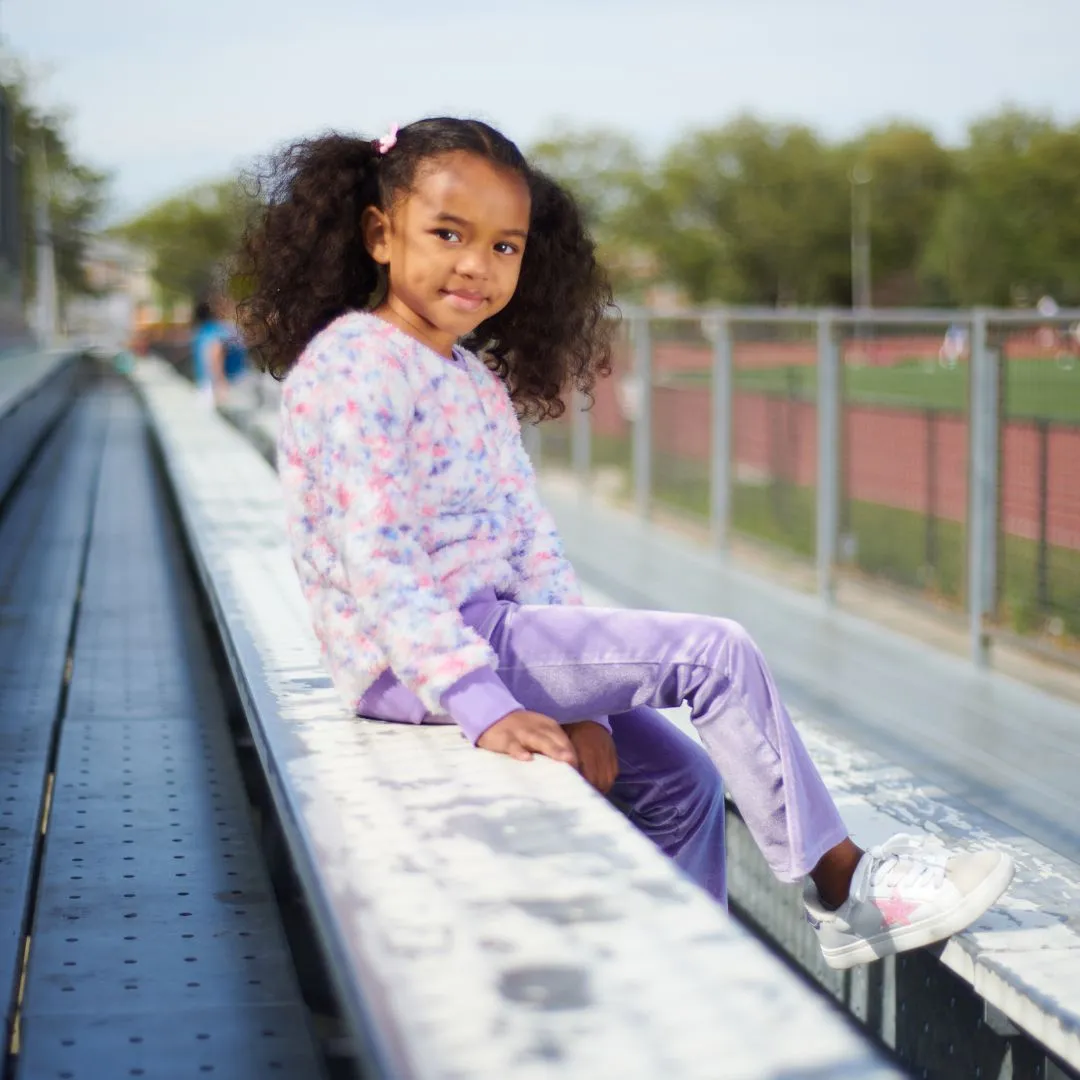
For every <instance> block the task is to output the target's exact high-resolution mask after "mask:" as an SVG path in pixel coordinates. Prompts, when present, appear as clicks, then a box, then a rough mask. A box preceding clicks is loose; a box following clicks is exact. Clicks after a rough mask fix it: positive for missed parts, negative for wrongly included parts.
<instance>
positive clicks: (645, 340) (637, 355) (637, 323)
mask: <svg viewBox="0 0 1080 1080" xmlns="http://www.w3.org/2000/svg"><path fill="white" fill-rule="evenodd" d="M634 387H635V389H634V395H635V397H636V398H637V401H636V410H635V415H634V448H633V453H634V508H635V509H636V510H637V512H638V515H639V516H640V517H643V518H644V517H648V516H649V508H650V505H651V503H652V336H651V334H650V332H649V316H648V314H647V313H645V312H640V313H639V314H638V315H637V316H636V317H635V319H634Z"/></svg>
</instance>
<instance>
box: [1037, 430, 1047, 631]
mask: <svg viewBox="0 0 1080 1080" xmlns="http://www.w3.org/2000/svg"><path fill="white" fill-rule="evenodd" d="M1035 429H1036V430H1037V431H1038V433H1039V488H1038V490H1039V542H1038V545H1037V546H1036V549H1035V604H1036V607H1037V609H1038V611H1039V613H1040V614H1045V613H1046V612H1047V611H1049V610H1050V567H1049V562H1050V548H1049V525H1050V421H1049V420H1048V419H1047V418H1046V417H1045V416H1041V417H1039V419H1037V420H1036V421H1035Z"/></svg>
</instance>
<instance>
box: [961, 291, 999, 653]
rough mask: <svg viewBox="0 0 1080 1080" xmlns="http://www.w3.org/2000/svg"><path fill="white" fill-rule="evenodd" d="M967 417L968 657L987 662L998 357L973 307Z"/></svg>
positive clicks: (993, 557) (994, 539)
mask: <svg viewBox="0 0 1080 1080" xmlns="http://www.w3.org/2000/svg"><path fill="white" fill-rule="evenodd" d="M970 396H971V421H970V424H969V425H968V439H969V453H970V459H971V465H970V470H969V475H970V482H971V494H970V514H971V524H970V528H969V529H968V629H969V643H970V649H971V659H972V660H973V661H974V663H975V664H977V665H978V666H979V667H986V666H988V665H989V663H990V636H989V634H988V633H987V631H986V626H985V623H984V620H985V618H986V616H987V615H988V614H989V613H990V611H991V608H992V606H993V596H994V583H995V581H996V579H997V483H998V476H997V473H998V445H997V444H998V409H999V402H998V355H997V352H996V350H994V349H991V348H990V345H989V341H988V335H987V319H986V312H985V311H976V312H975V316H974V319H973V321H972V334H971V395H970Z"/></svg>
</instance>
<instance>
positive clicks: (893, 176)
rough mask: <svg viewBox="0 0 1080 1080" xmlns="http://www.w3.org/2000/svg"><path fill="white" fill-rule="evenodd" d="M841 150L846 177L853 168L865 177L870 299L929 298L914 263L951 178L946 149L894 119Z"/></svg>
mask: <svg viewBox="0 0 1080 1080" xmlns="http://www.w3.org/2000/svg"><path fill="white" fill-rule="evenodd" d="M842 153H843V154H845V155H846V156H847V159H848V161H849V168H848V176H849V179H852V178H853V176H854V175H857V173H856V170H860V171H862V172H863V174H864V176H865V177H866V185H867V186H866V190H865V192H864V193H863V195H864V197H866V198H868V199H869V203H870V213H869V218H870V230H869V231H870V252H871V279H872V282H873V290H872V297H873V301H874V303H875V304H883V305H893V304H915V303H919V302H920V301H923V300H926V299H930V298H931V297H930V295H929V294H928V293H927V291H926V290H925V289H924V287H923V286H924V283H923V281H922V280H921V278H920V275H919V267H920V265H921V263H922V261H923V257H924V254H925V252H926V249H927V246H928V244H929V243H930V240H931V237H932V236H933V233H934V230H935V228H936V225H937V221H938V218H939V216H940V214H941V212H942V209H943V207H944V205H945V202H946V199H947V197H948V194H949V190H950V187H951V185H952V183H953V181H954V176H955V165H954V162H953V156H952V154H951V152H950V151H949V150H948V149H946V148H945V147H943V146H941V145H940V144H939V143H938V141H937V140H936V139H935V138H934V136H933V134H932V133H931V132H929V131H927V130H926V129H925V128H921V127H918V126H915V125H911V124H904V123H893V124H889V125H887V126H884V127H876V128H871V129H869V130H868V131H866V132H864V133H863V134H862V135H861V136H859V138H858V139H856V140H854V141H853V142H851V143H849V144H847V146H845V147H843V148H842ZM856 197H857V196H856V195H855V193H854V192H852V198H853V199H854V198H856Z"/></svg>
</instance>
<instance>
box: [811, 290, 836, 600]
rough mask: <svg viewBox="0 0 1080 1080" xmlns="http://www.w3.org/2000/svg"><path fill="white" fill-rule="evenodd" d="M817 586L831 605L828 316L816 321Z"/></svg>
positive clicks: (832, 399)
mask: <svg viewBox="0 0 1080 1080" xmlns="http://www.w3.org/2000/svg"><path fill="white" fill-rule="evenodd" d="M817 366H818V371H817V410H818V470H817V471H818V477H817V545H816V548H817V582H818V595H819V596H820V597H821V599H822V600H824V601H825V603H826V604H831V603H832V601H833V576H834V568H835V566H836V544H837V533H838V529H839V520H838V518H839V511H840V491H839V488H840V350H839V348H838V347H837V343H836V334H835V327H834V324H833V316H832V313H831V312H828V311H823V312H821V313H820V314H819V315H818V320H817Z"/></svg>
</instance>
